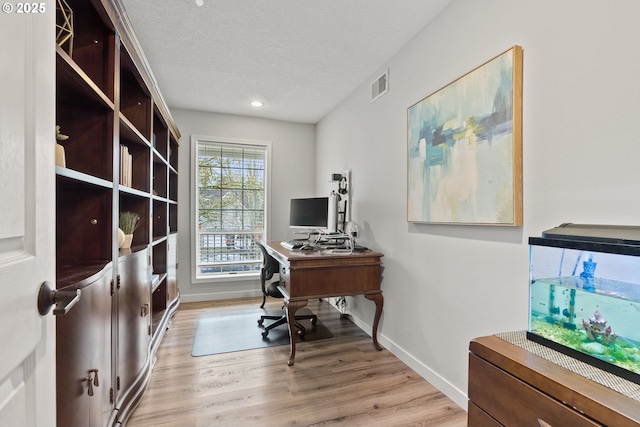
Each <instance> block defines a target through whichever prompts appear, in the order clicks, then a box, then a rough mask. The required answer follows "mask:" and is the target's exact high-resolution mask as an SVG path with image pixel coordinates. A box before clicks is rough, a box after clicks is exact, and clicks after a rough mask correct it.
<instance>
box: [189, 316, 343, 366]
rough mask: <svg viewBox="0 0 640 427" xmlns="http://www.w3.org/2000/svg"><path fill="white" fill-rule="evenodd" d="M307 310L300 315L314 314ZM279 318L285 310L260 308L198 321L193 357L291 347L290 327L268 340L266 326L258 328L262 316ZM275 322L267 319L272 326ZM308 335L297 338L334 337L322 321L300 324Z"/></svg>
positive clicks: (278, 330)
mask: <svg viewBox="0 0 640 427" xmlns="http://www.w3.org/2000/svg"><path fill="white" fill-rule="evenodd" d="M310 313H311V311H310V310H309V309H307V308H303V309H300V310H298V312H297V314H310ZM265 314H266V315H274V316H279V315H281V314H282V311H264V310H260V309H258V310H257V311H255V312H250V313H244V312H243V313H224V314H220V315H214V316H210V317H203V318H202V319H200V320H198V325H197V327H196V333H195V337H194V339H193V347H192V349H191V355H192V356H207V355H211V354H220V353H230V352H234V351H242V350H251V349H254V348H263V347H272V346H276V345H288V344H289V329H288V326H287V325H286V324H284V325H280V326H278V327H277V328H274V329H271V330H270V331H269V335H268V336H267V338H262V332H263V331H264V327H263V326H260V325H258V319H260V316H262V315H265ZM272 322H274V320H265V321H264V325H265V326H266V325H269V324H271V323H272ZM300 323H301V324H302V325H303V326H304V327H305V328H306V332H305V335H304V338H299V337H298V338H297V339H296V342H298V343H300V342H304V341H316V340H321V339H324V338H331V337H332V336H333V334H332V333H331V331H329V329H327V327H326V326H324V325H323V324H322V322H320V320H318V323H316V325H315V327H313V326H312V325H311V322H310V321H309V320H303V321H301V322H300Z"/></svg>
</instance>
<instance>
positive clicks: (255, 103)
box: [251, 101, 264, 107]
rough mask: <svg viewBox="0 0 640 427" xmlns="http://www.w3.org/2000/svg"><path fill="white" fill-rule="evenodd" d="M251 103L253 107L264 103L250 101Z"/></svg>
mask: <svg viewBox="0 0 640 427" xmlns="http://www.w3.org/2000/svg"><path fill="white" fill-rule="evenodd" d="M251 105H253V106H254V107H262V106H263V105H264V104H263V103H262V102H260V101H251Z"/></svg>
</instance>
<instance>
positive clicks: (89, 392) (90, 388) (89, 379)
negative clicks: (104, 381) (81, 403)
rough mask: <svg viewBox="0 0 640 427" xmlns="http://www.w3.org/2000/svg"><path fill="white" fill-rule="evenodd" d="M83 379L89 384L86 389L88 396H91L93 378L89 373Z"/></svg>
mask: <svg viewBox="0 0 640 427" xmlns="http://www.w3.org/2000/svg"><path fill="white" fill-rule="evenodd" d="M84 381H86V382H87V384H88V385H89V389H88V390H87V394H88V395H89V396H93V378H91V375H89V376H88V377H87V378H85V379H84Z"/></svg>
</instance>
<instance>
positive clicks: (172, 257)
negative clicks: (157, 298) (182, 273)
mask: <svg viewBox="0 0 640 427" xmlns="http://www.w3.org/2000/svg"><path fill="white" fill-rule="evenodd" d="M177 269H178V234H177V233H172V234H169V236H168V237H167V305H168V304H169V303H170V302H171V301H173V300H175V299H176V298H177V297H178V281H177V274H178V272H177Z"/></svg>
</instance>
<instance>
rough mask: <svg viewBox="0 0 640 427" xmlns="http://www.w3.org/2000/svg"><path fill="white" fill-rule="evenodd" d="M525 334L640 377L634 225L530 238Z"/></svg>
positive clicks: (639, 241)
mask: <svg viewBox="0 0 640 427" xmlns="http://www.w3.org/2000/svg"><path fill="white" fill-rule="evenodd" d="M529 256H530V283H529V297H530V298H529V328H528V331H527V338H529V339H530V340H532V341H536V342H538V343H540V344H543V345H546V346H548V347H551V348H553V349H554V350H557V351H560V352H562V353H565V354H568V355H570V356H572V357H574V358H576V359H579V360H582V361H584V362H587V363H590V364H592V365H593V366H596V367H598V368H600V369H603V370H606V371H609V372H612V373H614V374H616V375H618V376H620V377H623V378H625V379H628V380H631V381H633V382H636V383H638V384H640V328H638V325H639V324H640V227H635V226H604V225H579V224H563V225H561V226H559V227H556V228H553V229H551V230H547V231H545V232H543V233H542V237H531V238H529Z"/></svg>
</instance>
